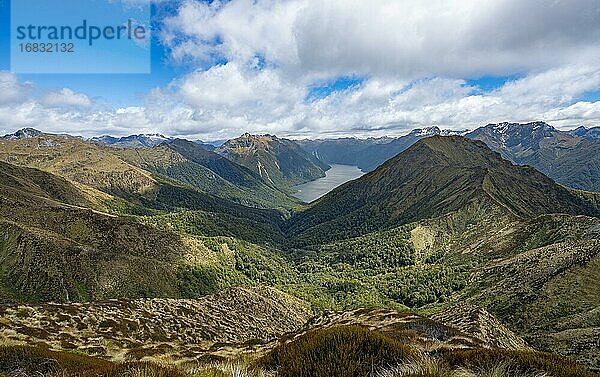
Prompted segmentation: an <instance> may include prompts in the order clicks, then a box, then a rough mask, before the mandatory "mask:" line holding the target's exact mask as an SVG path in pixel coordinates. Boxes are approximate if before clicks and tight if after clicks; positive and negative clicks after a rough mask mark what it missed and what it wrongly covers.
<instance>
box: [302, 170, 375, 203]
mask: <svg viewBox="0 0 600 377" xmlns="http://www.w3.org/2000/svg"><path fill="white" fill-rule="evenodd" d="M363 174H365V173H363V172H362V171H360V169H359V168H358V167H356V166H352V165H336V164H331V169H329V170H327V171H326V172H325V177H323V178H319V179H316V180H314V181H311V182H308V183H304V184H302V185H298V186H295V187H294V188H295V189H296V190H298V192H296V193H295V194H294V196H295V197H296V198H298V199H300V200H302V201H305V202H307V203H310V202H312V201H313V200H316V199H319V198H320V197H321V196H323V195H325V194H327V193H328V192H329V191H331V190H333V189H334V188H336V187H338V186H340V185H342V184H344V183H346V182H348V181H351V180H353V179H356V178H359V177H361V176H362V175H363Z"/></svg>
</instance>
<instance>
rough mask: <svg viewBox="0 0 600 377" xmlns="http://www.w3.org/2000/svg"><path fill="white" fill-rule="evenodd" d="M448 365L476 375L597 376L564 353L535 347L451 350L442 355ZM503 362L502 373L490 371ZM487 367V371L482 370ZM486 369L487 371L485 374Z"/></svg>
mask: <svg viewBox="0 0 600 377" xmlns="http://www.w3.org/2000/svg"><path fill="white" fill-rule="evenodd" d="M443 358H444V360H446V361H447V362H448V363H449V364H450V365H452V366H455V367H459V366H462V367H465V368H468V369H470V370H475V371H479V373H480V374H476V376H496V375H500V376H511V377H512V376H515V377H516V376H544V375H548V376H560V377H598V374H596V373H593V372H591V371H589V370H588V369H586V368H585V367H583V366H581V365H579V364H577V363H576V362H574V361H572V360H569V359H567V358H565V357H562V356H558V355H553V354H550V353H544V352H535V351H510V350H504V349H470V350H453V351H451V352H446V353H445V354H444V355H443ZM499 363H500V364H504V365H505V366H506V367H505V373H504V374H498V373H496V374H493V373H492V372H491V371H490V370H493V369H491V367H492V366H493V365H499ZM486 370H487V372H486ZM485 373H487V374H485Z"/></svg>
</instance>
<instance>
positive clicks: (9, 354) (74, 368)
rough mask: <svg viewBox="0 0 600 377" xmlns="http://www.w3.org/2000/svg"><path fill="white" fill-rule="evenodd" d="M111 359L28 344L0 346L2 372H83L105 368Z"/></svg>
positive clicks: (31, 373)
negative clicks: (29, 345) (50, 349)
mask: <svg viewBox="0 0 600 377" xmlns="http://www.w3.org/2000/svg"><path fill="white" fill-rule="evenodd" d="M112 365H113V364H112V363H111V362H109V361H105V360H101V359H97V358H94V357H90V356H84V355H77V354H74V353H70V352H55V351H49V350H47V349H45V348H35V347H28V346H0V373H2V372H4V373H9V374H10V373H15V372H17V371H19V372H20V373H21V374H25V375H36V376H37V375H40V374H41V375H52V374H54V373H58V372H63V371H64V372H69V373H82V372H88V371H94V370H100V369H104V368H110V367H111V366H112Z"/></svg>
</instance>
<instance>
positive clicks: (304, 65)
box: [0, 0, 600, 139]
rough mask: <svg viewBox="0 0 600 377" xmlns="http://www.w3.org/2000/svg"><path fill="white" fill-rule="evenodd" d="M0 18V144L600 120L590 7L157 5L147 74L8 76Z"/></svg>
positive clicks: (310, 1) (597, 54)
mask: <svg viewBox="0 0 600 377" xmlns="http://www.w3.org/2000/svg"><path fill="white" fill-rule="evenodd" d="M69 1H72V0H69ZM81 1H90V2H102V1H108V0H81ZM119 1H145V0H119ZM8 5H9V4H8V0H0V44H1V47H2V54H0V87H4V88H7V90H5V93H4V94H1V93H0V132H2V131H11V130H14V129H15V128H19V127H21V126H33V127H38V128H45V129H46V130H48V131H56V132H71V133H80V134H82V135H94V134H98V133H113V134H129V133H138V132H161V133H165V134H169V135H174V136H186V137H198V138H202V139H222V138H226V137H231V136H235V135H237V134H240V133H242V132H252V133H276V134H280V135H283V136H290V137H304V136H318V137H326V136H327V135H335V136H361V137H363V136H364V137H366V136H385V135H398V134H404V133H407V132H409V130H410V129H412V128H417V127H426V126H432V125H437V126H440V127H443V128H450V129H464V128H474V127H477V126H480V125H483V124H487V123H490V122H501V121H517V122H518V121H532V120H545V121H547V122H549V123H551V124H552V125H555V126H557V127H559V128H570V127H574V126H576V125H580V124H583V125H588V126H592V125H596V124H599V123H600V63H599V61H600V44H599V43H598V40H599V38H600V11H598V9H597V7H596V6H595V5H594V2H593V1H587V0H586V1H581V2H577V3H573V2H568V1H558V2H555V3H553V5H552V6H546V3H545V2H544V1H543V0H531V1H529V2H526V3H524V2H520V1H517V0H506V1H505V2H503V3H502V4H499V3H497V2H495V1H494V0H482V1H481V2H478V3H477V5H474V4H471V3H469V2H462V1H459V0H454V1H445V0H431V2H427V3H424V2H422V1H418V0H405V1H402V2H399V1H392V0H373V1H372V2H362V1H358V0H327V1H325V0H289V1H280V2H278V1H270V0H231V1H227V2H220V3H219V2H215V3H211V2H206V1H200V0H177V1H169V0H166V1H160V2H159V3H158V4H155V5H153V7H152V20H153V23H152V26H153V39H152V43H151V52H152V54H151V68H152V71H151V73H150V74H16V75H15V74H11V73H10V68H11V67H10V57H9V54H8V46H9V42H10V38H9V37H10V30H11V29H10V26H9V21H10V17H9V15H10V10H9V7H8ZM472 7H476V9H471V8H472ZM56 12H58V13H60V12H63V13H65V10H64V9H62V8H60V7H57V8H56ZM45 14H46V15H47V16H48V17H51V16H52V14H48V12H46V13H45ZM472 14H477V15H478V16H477V17H472V16H470V15H472ZM583 14H587V15H588V16H587V17H582V15H583ZM514 19H520V20H521V21H520V22H519V24H518V25H515V24H514V22H513V21H514ZM457 23H459V24H460V25H462V26H461V28H459V29H457V28H456V24H457ZM106 48H108V47H106ZM1 80H3V81H1Z"/></svg>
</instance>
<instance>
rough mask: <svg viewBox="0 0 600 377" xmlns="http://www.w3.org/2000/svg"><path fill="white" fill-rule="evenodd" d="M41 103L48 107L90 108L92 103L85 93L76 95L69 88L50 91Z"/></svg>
mask: <svg viewBox="0 0 600 377" xmlns="http://www.w3.org/2000/svg"><path fill="white" fill-rule="evenodd" d="M40 103H42V104H43V105H45V106H48V107H90V106H91V105H92V101H91V100H90V98H89V97H88V96H87V95H85V94H84V93H76V92H74V91H73V90H71V89H69V88H63V89H61V90H58V91H50V92H47V93H46V94H44V95H43V96H42V98H41V99H40Z"/></svg>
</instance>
